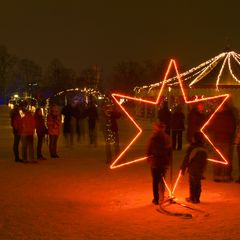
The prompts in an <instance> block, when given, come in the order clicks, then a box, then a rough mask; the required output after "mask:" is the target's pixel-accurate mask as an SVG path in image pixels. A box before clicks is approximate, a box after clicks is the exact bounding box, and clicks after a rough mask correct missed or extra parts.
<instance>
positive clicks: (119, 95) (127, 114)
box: [110, 59, 229, 196]
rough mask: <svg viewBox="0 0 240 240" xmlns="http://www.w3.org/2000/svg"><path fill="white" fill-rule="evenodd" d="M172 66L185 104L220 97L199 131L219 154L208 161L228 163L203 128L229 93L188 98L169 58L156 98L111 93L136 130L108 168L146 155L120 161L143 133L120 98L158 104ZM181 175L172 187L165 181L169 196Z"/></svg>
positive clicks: (143, 158) (175, 66)
mask: <svg viewBox="0 0 240 240" xmlns="http://www.w3.org/2000/svg"><path fill="white" fill-rule="evenodd" d="M172 67H174V69H175V71H176V75H177V79H178V81H179V86H180V89H181V92H182V96H183V99H184V101H185V103H186V104H194V103H197V102H204V101H211V100H214V101H215V100H216V99H220V100H221V103H220V104H219V106H218V107H217V108H216V109H215V111H214V112H213V113H212V115H211V116H210V117H209V118H208V120H207V121H206V122H205V123H204V125H203V126H202V127H201V129H200V131H201V132H202V133H203V135H204V136H205V138H206V139H207V141H208V142H209V144H210V145H211V146H212V147H213V148H214V150H215V151H216V153H217V154H218V156H219V159H212V158H211V159H208V160H209V161H212V162H216V163H221V164H228V161H227V160H226V158H225V157H224V156H223V154H222V153H221V151H220V150H219V149H218V148H216V147H215V145H214V143H213V142H212V141H211V139H210V137H209V136H208V135H207V134H206V133H205V131H204V130H205V128H206V127H207V125H208V124H209V122H210V121H211V120H212V118H213V117H214V115H215V114H216V112H217V111H218V110H219V109H220V108H221V106H222V105H223V104H224V102H225V101H226V100H227V99H228V97H229V95H228V94H223V95H218V96H213V97H207V98H201V99H195V100H188V99H187V97H186V95H185V91H184V88H183V84H182V80H181V78H180V75H179V72H178V69H177V65H176V62H175V60H173V59H171V60H170V63H169V65H168V68H167V71H166V74H165V77H164V80H163V82H162V85H161V88H160V90H159V93H158V96H157V98H156V100H155V101H149V100H146V99H142V98H135V97H131V96H125V95H122V94H117V93H113V94H112V97H113V99H114V100H115V102H116V103H117V104H118V106H119V107H120V108H121V109H122V111H123V112H124V113H125V114H126V116H127V117H128V119H129V120H130V121H131V122H132V124H133V125H134V126H135V127H136V130H137V133H136V135H135V136H134V137H133V139H132V140H131V141H130V142H129V144H128V145H127V147H125V149H124V150H123V151H122V152H121V153H120V154H119V155H118V156H117V158H116V159H115V160H114V161H113V163H112V164H111V166H110V168H111V169H114V168H119V167H122V166H124V165H129V164H133V163H136V162H139V161H143V160H146V159H147V157H146V156H142V157H140V158H137V159H132V160H128V161H125V162H124V163H121V162H120V161H121V160H122V158H123V157H124V155H126V153H127V151H129V149H130V148H131V146H132V145H133V144H134V142H135V141H136V140H137V139H138V138H139V137H140V136H141V135H142V133H143V130H142V128H141V127H140V126H139V124H138V123H137V121H136V120H135V119H134V118H133V117H132V116H131V114H130V113H129V112H128V111H127V110H126V108H125V107H124V105H123V104H122V102H121V101H120V99H128V100H132V101H135V102H138V103H146V104H151V105H153V106H154V105H158V104H159V103H160V98H161V96H162V92H163V89H164V87H165V85H166V82H167V79H168V76H169V72H170V69H171V68H172ZM180 176H181V172H179V174H178V177H177V180H176V182H175V184H174V187H173V189H170V188H169V187H168V185H167V183H166V181H165V185H166V187H167V189H168V191H169V194H170V196H172V195H173V193H174V191H175V189H176V186H177V183H178V181H179V178H180Z"/></svg>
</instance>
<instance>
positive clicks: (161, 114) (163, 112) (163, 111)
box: [158, 101, 172, 135]
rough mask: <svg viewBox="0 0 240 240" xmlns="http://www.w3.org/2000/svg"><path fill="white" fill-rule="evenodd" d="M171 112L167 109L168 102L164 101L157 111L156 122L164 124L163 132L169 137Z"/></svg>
mask: <svg viewBox="0 0 240 240" xmlns="http://www.w3.org/2000/svg"><path fill="white" fill-rule="evenodd" d="M171 117H172V114H171V111H170V110H169V108H168V102H167V101H164V102H163V103H162V106H161V107H160V109H159V110H158V120H159V122H162V123H164V124H165V126H166V127H165V132H166V133H167V134H168V135H170V131H171Z"/></svg>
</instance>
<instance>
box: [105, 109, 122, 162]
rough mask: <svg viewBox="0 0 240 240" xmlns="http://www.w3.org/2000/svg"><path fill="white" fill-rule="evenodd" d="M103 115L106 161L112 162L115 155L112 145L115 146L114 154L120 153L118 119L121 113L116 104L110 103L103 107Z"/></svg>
mask: <svg viewBox="0 0 240 240" xmlns="http://www.w3.org/2000/svg"><path fill="white" fill-rule="evenodd" d="M103 115H104V116H103V121H104V123H103V125H104V126H103V133H104V138H105V149H106V163H111V161H112V155H113V154H112V149H111V147H112V146H111V145H113V146H114V156H116V155H118V154H119V152H120V147H119V133H118V123H117V120H118V119H119V118H120V116H121V114H120V112H119V111H117V109H116V106H115V105H112V104H109V105H106V106H104V107H103Z"/></svg>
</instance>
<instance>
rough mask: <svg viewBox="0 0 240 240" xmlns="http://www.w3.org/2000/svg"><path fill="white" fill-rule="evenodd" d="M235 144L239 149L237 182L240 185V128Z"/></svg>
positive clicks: (239, 128)
mask: <svg viewBox="0 0 240 240" xmlns="http://www.w3.org/2000/svg"><path fill="white" fill-rule="evenodd" d="M235 144H236V145H237V146H236V149H237V158H238V179H237V180H236V182H237V183H240V127H238V130H237V133H236V138H235Z"/></svg>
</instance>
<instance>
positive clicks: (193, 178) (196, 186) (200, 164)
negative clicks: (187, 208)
mask: <svg viewBox="0 0 240 240" xmlns="http://www.w3.org/2000/svg"><path fill="white" fill-rule="evenodd" d="M191 142H192V143H191V144H190V146H189V147H188V149H187V152H186V155H185V157H184V160H183V163H182V166H181V170H182V175H184V173H185V171H186V169H188V173H189V188H190V191H189V192H190V196H189V197H188V198H186V201H188V202H191V203H200V196H201V192H202V187H201V179H202V178H203V173H204V171H205V169H206V165H207V151H206V149H205V147H204V137H203V134H202V133H201V132H195V133H194V134H193V139H192V141H191Z"/></svg>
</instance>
